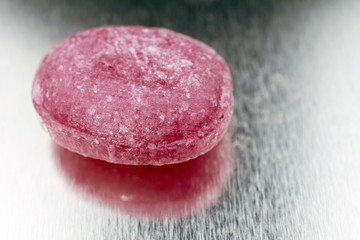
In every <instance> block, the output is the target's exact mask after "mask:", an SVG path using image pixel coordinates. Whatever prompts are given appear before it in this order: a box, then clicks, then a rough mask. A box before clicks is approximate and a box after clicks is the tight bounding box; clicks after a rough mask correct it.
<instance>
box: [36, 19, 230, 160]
mask: <svg viewBox="0 0 360 240" xmlns="http://www.w3.org/2000/svg"><path fill="white" fill-rule="evenodd" d="M32 97H33V103H34V106H35V108H36V110H37V112H38V113H39V115H40V116H41V117H42V120H43V123H44V125H45V126H46V128H47V129H48V131H49V133H50V134H51V136H52V137H53V139H54V140H55V141H56V142H57V143H58V144H60V145H61V146H63V147H65V148H68V149H70V150H71V151H74V152H77V153H80V154H82V155H85V156H89V157H92V158H97V159H102V160H106V161H109V162H114V163H124V164H133V165H142V164H151V165H162V164H171V163H176V162H182V161H186V160H189V159H191V158H195V157H197V156H199V155H200V154H203V153H205V152H207V151H209V150H210V149H211V148H212V147H214V146H215V145H216V143H217V142H219V140H220V139H221V137H222V136H223V134H224V133H225V131H226V129H227V127H228V125H229V121H230V118H231V115H232V109H233V95H232V79H231V74H230V71H229V68H228V67H227V65H226V63H225V61H224V60H223V59H222V58H221V57H220V56H219V55H218V54H217V53H216V52H215V51H214V50H213V49H212V48H210V47H208V46H207V45H205V44H203V43H201V42H199V41H197V40H194V39H192V38H190V37H187V36H185V35H182V34H178V33H175V32H172V31H170V30H166V29H162V28H145V27H138V26H132V27H126V26H123V27H117V26H111V27H100V28H93V29H89V30H85V31H83V32H80V33H77V34H75V35H73V36H71V37H69V38H67V39H65V40H64V41H63V42H61V43H60V44H59V45H57V46H56V47H55V48H54V49H53V50H52V51H51V52H50V53H49V54H48V55H47V56H46V57H45V58H44V59H43V61H42V63H41V65H40V67H39V69H38V71H37V74H36V76H35V80H34V84H33V90H32Z"/></svg>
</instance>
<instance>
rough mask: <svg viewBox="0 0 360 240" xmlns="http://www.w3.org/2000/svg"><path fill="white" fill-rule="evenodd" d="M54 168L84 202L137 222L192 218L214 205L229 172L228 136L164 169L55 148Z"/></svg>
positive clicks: (56, 146)
mask: <svg viewBox="0 0 360 240" xmlns="http://www.w3.org/2000/svg"><path fill="white" fill-rule="evenodd" d="M54 152H55V156H56V159H57V165H58V168H59V169H60V171H61V172H62V173H63V175H64V177H65V178H66V180H68V182H70V183H71V185H73V186H74V187H75V188H76V189H77V190H79V191H80V192H81V193H83V195H85V196H86V197H88V198H91V199H95V200H96V201H97V202H98V203H100V204H101V205H106V206H108V207H110V208H112V209H114V210H116V211H119V212H122V213H125V214H128V215H131V216H135V217H140V218H152V219H154V218H155V219H157V218H176V217H184V216H188V215H191V214H195V213H197V212H199V211H201V210H203V209H205V208H207V207H209V206H211V205H212V204H214V203H215V202H216V200H217V199H218V198H219V197H220V196H221V194H222V192H223V191H224V189H225V185H226V182H227V180H228V178H229V175H230V173H231V169H232V163H233V162H232V153H231V144H230V137H229V135H226V136H225V137H224V138H223V139H222V140H221V141H220V143H219V144H218V145H217V146H216V147H215V148H214V149H212V150H211V151H210V152H208V153H206V154H205V155H203V156H200V157H198V158H196V159H193V160H190V161H187V162H184V163H179V164H173V165H165V166H129V165H118V164H111V163H108V162H105V161H100V160H96V159H92V158H86V157H84V156H81V155H79V154H76V153H73V152H70V151H68V150H67V149H64V148H62V147H60V146H58V145H54Z"/></svg>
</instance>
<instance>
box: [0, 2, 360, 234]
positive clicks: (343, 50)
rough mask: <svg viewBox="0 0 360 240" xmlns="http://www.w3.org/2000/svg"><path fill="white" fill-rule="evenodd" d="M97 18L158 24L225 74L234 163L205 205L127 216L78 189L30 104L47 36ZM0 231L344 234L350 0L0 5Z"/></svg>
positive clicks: (356, 46) (54, 39) (357, 57)
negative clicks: (183, 212) (214, 53)
mask: <svg viewBox="0 0 360 240" xmlns="http://www.w3.org/2000/svg"><path fill="white" fill-rule="evenodd" d="M104 24H122V25H129V24H138V25H146V26H163V27H167V28H170V29H173V30H175V31H178V32H182V33H185V34H188V35H190V36H193V37H195V38H197V39H199V40H202V41H204V42H206V43H208V44H209V45H210V46H212V47H214V48H215V49H217V50H218V52H219V53H220V54H221V55H222V56H223V57H224V59H226V60H227V62H228V63H229V65H230V68H231V70H232V74H233V78H234V89H235V92H234V93H235V101H236V104H235V113H234V116H233V119H232V125H231V130H232V131H233V136H232V144H233V145H232V146H233V150H234V152H235V159H234V169H233V170H232V174H231V179H230V181H229V182H228V187H227V190H226V191H225V192H224V194H223V195H222V196H221V197H220V198H219V199H218V201H217V203H215V204H214V205H213V206H212V207H210V208H208V209H206V210H204V211H202V212H200V213H198V214H195V215H193V216H190V217H186V218H183V219H169V220H141V219H137V218H135V217H131V216H127V215H124V214H122V213H119V212H115V211H112V210H111V209H109V208H107V207H106V206H103V205H101V204H98V203H95V202H93V201H89V200H88V199H86V198H84V197H83V196H81V195H79V194H78V193H77V192H76V190H75V189H74V188H73V187H72V186H71V183H70V184H69V182H67V181H66V180H65V179H64V176H63V175H62V174H61V173H60V171H59V169H58V168H57V166H56V163H55V158H54V156H53V155H52V150H51V141H50V139H49V137H48V134H47V133H45V132H44V131H43V130H42V128H41V126H40V124H39V119H38V117H37V115H36V113H35V110H34V109H33V106H32V103H31V97H30V89H31V84H32V79H33V76H34V74H35V71H36V68H37V66H38V64H39V62H40V60H41V58H42V57H43V56H44V55H45V54H46V52H48V51H49V50H50V49H51V47H52V46H54V45H55V44H56V43H58V42H59V41H60V40H61V39H63V38H65V37H67V36H69V35H71V34H73V33H75V32H77V31H80V30H82V29H84V28H89V27H92V26H98V25H104ZM0 33H1V35H0V84H1V85H0V100H1V101H0V131H1V134H0V144H1V148H0V149H1V151H0V161H1V162H0V163H1V167H0V239H358V238H359V236H360V206H359V203H358V199H359V198H360V174H359V170H360V127H359V124H360V110H359V107H358V106H359V104H360V2H359V1H296V0H293V1H258V0H255V1H239V2H236V1H220V0H212V1H210V0H208V1H190V0H187V1H180V0H178V1H173V2H168V1H162V0H156V1H154V2H148V1H139V0H138V1H125V2H120V1H114V0H113V1H111V0H106V1H95V0H89V1H85V0H78V1H66V0H56V1H45V0H32V1H25V0H15V1H11V0H2V1H0Z"/></svg>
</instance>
